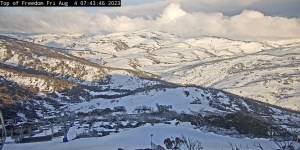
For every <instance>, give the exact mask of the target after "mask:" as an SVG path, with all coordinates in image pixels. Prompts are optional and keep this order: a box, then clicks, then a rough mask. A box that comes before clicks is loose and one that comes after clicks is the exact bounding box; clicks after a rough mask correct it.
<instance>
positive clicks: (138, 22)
mask: <svg viewBox="0 0 300 150" xmlns="http://www.w3.org/2000/svg"><path fill="white" fill-rule="evenodd" d="M122 5H123V6H122V7H118V8H0V31H2V32H22V33H82V34H84V33H93V34H107V33H115V32H130V31H137V30H150V31H162V32H168V33H171V34H177V35H180V36H186V37H197V36H201V35H212V36H222V37H229V38H235V39H257V38H259V39H262V38H268V39H270V38H300V1H299V0H247V1H245V0H176V1H175V0H149V1H147V2H142V1H139V0H123V1H122Z"/></svg>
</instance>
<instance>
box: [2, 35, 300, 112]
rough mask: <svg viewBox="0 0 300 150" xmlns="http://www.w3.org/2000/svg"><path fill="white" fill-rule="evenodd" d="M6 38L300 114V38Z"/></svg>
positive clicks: (83, 76)
mask: <svg viewBox="0 0 300 150" xmlns="http://www.w3.org/2000/svg"><path fill="white" fill-rule="evenodd" d="M6 35H8V36H10V37H14V38H17V39H21V40H25V41H28V42H33V43H36V44H41V45H45V46H48V47H54V48H59V49H61V50H62V51H64V52H65V53H66V54H64V55H67V57H68V55H70V57H71V56H72V57H74V56H75V57H77V58H82V59H85V60H86V61H89V63H95V64H99V65H101V66H104V67H108V68H118V69H129V70H134V71H136V72H142V73H146V74H151V75H152V76H156V77H157V78H160V79H162V80H164V81H167V82H172V83H176V84H180V85H197V86H203V87H210V88H216V89H220V90H224V91H227V92H230V93H233V94H236V95H240V96H243V97H247V98H253V99H255V100H259V101H262V102H265V103H269V104H272V105H277V106H280V107H284V108H288V109H293V110H300V100H299V97H300V93H299V92H300V84H299V83H300V55H299V54H300V47H299V46H300V39H288V40H276V41H239V40H231V39H226V38H221V37H211V36H199V37H195V38H183V37H179V36H175V35H171V34H167V33H162V32H150V31H137V32H128V33H126V32H125V33H116V34H109V35H65V34H64V35H63V34H38V35H26V34H6ZM85 60H84V61H85ZM49 61H50V59H49ZM51 61H55V60H51ZM5 62H6V63H8V62H9V61H5ZM49 64H51V63H49ZM66 64H70V63H68V62H66ZM52 65H53V64H52ZM87 70H91V69H88V68H87ZM61 71H62V70H61ZM86 72H87V71H86ZM55 73H58V72H57V71H56V72H55ZM63 74H65V73H63ZM96 74H97V73H95V72H91V73H87V74H86V75H82V79H87V78H90V79H89V80H88V81H90V80H91V79H93V78H94V75H96ZM68 75H71V76H72V74H71V73H69V74H68ZM73 75H74V73H73ZM77 76H78V75H75V77H77ZM87 76H88V77H87Z"/></svg>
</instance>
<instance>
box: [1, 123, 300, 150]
mask: <svg viewBox="0 0 300 150" xmlns="http://www.w3.org/2000/svg"><path fill="white" fill-rule="evenodd" d="M193 128H194V127H193V126H192V125H190V124H189V123H180V124H179V125H178V126H177V127H176V126H175V122H174V121H172V122H171V125H166V124H155V125H154V126H151V125H150V124H146V125H144V126H141V127H139V128H136V129H128V130H127V131H122V132H119V133H115V134H111V135H109V136H104V137H99V138H83V139H76V140H71V141H69V142H67V143H62V137H61V138H55V139H53V140H52V141H49V142H40V143H28V144H13V143H9V144H6V145H5V146H4V150H41V149H42V150H65V149H72V150H82V149H84V150H116V149H118V148H123V149H125V150H133V149H138V148H150V135H151V134H153V143H155V144H157V145H161V146H164V144H163V141H164V139H166V138H170V137H181V136H182V135H184V136H186V137H187V138H191V139H194V140H199V141H201V143H202V145H203V147H204V148H205V149H207V150H221V149H230V145H229V144H228V143H229V142H230V143H232V144H236V145H238V146H242V147H243V148H246V147H249V148H250V149H255V147H254V146H253V143H254V142H258V143H260V144H261V145H262V146H263V147H264V148H265V149H273V148H274V147H276V145H275V143H274V142H272V141H269V140H267V139H249V138H233V137H229V136H221V135H216V134H214V133H205V132H202V131H200V130H197V129H193ZM296 146H298V145H296Z"/></svg>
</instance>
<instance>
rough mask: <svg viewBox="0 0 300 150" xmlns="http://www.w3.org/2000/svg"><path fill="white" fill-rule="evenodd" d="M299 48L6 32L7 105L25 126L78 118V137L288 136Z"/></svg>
mask: <svg viewBox="0 0 300 150" xmlns="http://www.w3.org/2000/svg"><path fill="white" fill-rule="evenodd" d="M299 46H300V39H299V40H297V39H295V40H280V41H263V42H262V41H260V42H257V41H237V40H230V39H226V38H220V37H211V36H201V37H196V38H183V37H178V36H175V35H171V34H167V33H162V32H150V31H137V32H131V33H116V34H109V35H58V34H38V35H28V34H2V35H1V36H0V108H1V110H2V112H3V115H4V117H5V118H8V119H14V120H15V121H17V122H18V123H19V124H21V123H24V122H31V123H32V122H33V121H32V120H35V122H38V121H40V120H51V119H52V123H53V124H54V126H55V127H57V128H59V127H61V126H65V125H66V121H65V122H63V125H62V124H61V123H62V121H61V120H60V121H57V120H59V119H62V118H66V117H65V116H67V115H69V117H70V119H69V122H73V123H75V125H74V126H73V127H72V128H71V129H70V130H69V131H68V135H69V134H70V135H74V136H72V138H71V139H74V138H80V134H86V132H93V134H92V133H91V134H92V135H93V136H96V137H102V136H107V135H109V133H115V132H122V133H123V132H124V133H126V131H127V130H128V129H132V130H131V131H130V132H134V131H136V130H140V129H141V128H139V129H135V128H138V127H141V126H142V125H145V126H144V128H148V127H150V126H153V128H156V127H154V126H155V125H158V126H163V127H164V128H168V126H169V124H171V125H170V126H169V127H171V128H175V127H174V125H175V126H176V127H177V125H178V123H180V122H181V123H182V124H183V125H188V126H187V127H184V128H185V129H188V130H189V131H190V132H192V131H194V130H195V129H200V130H201V132H199V133H202V132H207V131H209V132H214V134H221V135H230V136H231V137H235V136H238V137H240V136H242V137H245V136H248V137H264V138H270V136H274V135H276V136H281V137H288V136H290V135H293V133H292V131H290V129H293V128H298V127H299V124H298V123H297V122H299V121H300V114H299V112H298V111H299V106H300V100H299V97H300V93H299V92H300V84H299V82H300V70H299V69H300V58H299V57H300V55H299V54H300V51H299V49H300V47H299ZM68 113H69V114H68ZM62 114H63V115H62ZM116 118H117V119H116ZM18 123H17V124H16V125H15V126H16V128H17V127H18ZM174 123H175V124H174ZM70 124H71V123H70ZM179 127H180V126H179ZM180 128H181V127H180ZM153 130H154V129H153ZM28 132H29V131H28ZM65 132H67V131H65ZM156 132H158V131H156ZM77 133H78V134H77ZM94 133H96V135H95V134H94ZM178 133H180V132H178ZM186 133H189V132H186ZM164 136H169V134H168V135H167V134H166V135H164ZM217 136H219V135H213V137H217ZM11 137H13V136H11ZM161 138H167V137H161ZM230 139H231V138H230ZM225 144H227V143H225ZM10 146H11V147H14V146H16V145H13V144H12V145H10ZM223 146H224V143H223V145H222V147H223ZM16 147H18V146H16Z"/></svg>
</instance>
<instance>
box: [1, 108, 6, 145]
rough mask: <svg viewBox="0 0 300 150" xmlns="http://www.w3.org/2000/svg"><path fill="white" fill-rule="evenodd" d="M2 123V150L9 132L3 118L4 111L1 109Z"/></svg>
mask: <svg viewBox="0 0 300 150" xmlns="http://www.w3.org/2000/svg"><path fill="white" fill-rule="evenodd" d="M0 123H1V131H2V134H1V138H0V150H2V149H3V147H4V143H5V139H6V136H7V132H6V128H5V124H4V119H3V116H2V111H1V110H0Z"/></svg>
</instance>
